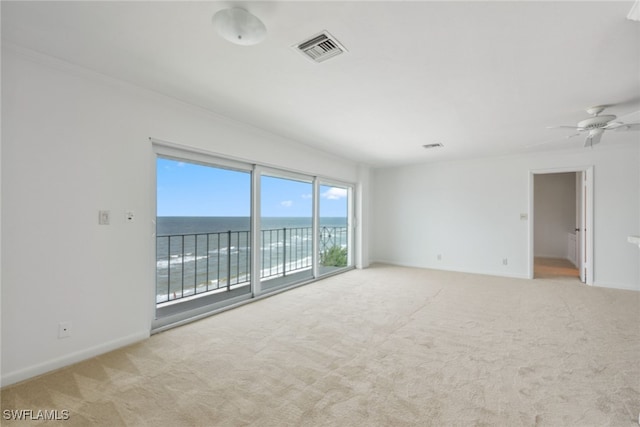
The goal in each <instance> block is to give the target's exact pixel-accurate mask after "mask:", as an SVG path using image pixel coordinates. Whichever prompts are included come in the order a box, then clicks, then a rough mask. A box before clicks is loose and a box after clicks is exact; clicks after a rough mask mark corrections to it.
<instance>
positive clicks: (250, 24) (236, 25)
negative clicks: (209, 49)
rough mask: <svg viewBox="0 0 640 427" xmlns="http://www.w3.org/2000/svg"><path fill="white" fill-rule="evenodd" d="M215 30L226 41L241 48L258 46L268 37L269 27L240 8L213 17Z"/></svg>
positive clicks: (221, 12)
mask: <svg viewBox="0 0 640 427" xmlns="http://www.w3.org/2000/svg"><path fill="white" fill-rule="evenodd" d="M213 28H215V30H216V32H217V33H218V34H219V35H220V36H221V37H222V38H224V39H225V40H228V41H230V42H231V43H235V44H237V45H241V46H251V45H254V44H258V43H260V42H261V41H262V40H264V39H265V38H266V37H267V27H265V25H264V24H263V23H262V21H261V20H260V19H258V17H256V16H255V15H252V14H251V13H249V12H247V11H246V10H244V9H240V8H238V7H234V8H231V9H223V10H220V11H218V12H217V13H216V14H215V15H213Z"/></svg>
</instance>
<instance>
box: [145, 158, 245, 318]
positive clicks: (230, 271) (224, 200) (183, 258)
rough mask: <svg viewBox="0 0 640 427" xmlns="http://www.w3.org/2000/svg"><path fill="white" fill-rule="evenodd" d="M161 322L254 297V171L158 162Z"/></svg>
mask: <svg viewBox="0 0 640 427" xmlns="http://www.w3.org/2000/svg"><path fill="white" fill-rule="evenodd" d="M156 170H157V196H156V197H157V214H156V317H166V316H172V315H176V314H177V313H180V312H184V311H187V310H193V309H196V308H198V307H201V306H205V305H210V304H215V303H220V302H222V301H225V300H228V299H232V298H236V297H240V296H243V295H250V293H251V287H250V283H251V268H250V267H251V230H250V216H251V172H250V171H242V170H232V169H227V168H222V167H215V166H212V165H206V164H198V163H195V162H190V161H186V160H174V159H171V158H162V157H158V159H157V164H156Z"/></svg>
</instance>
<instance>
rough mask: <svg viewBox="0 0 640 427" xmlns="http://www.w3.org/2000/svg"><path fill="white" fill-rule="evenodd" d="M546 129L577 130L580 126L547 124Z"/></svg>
mask: <svg viewBox="0 0 640 427" xmlns="http://www.w3.org/2000/svg"><path fill="white" fill-rule="evenodd" d="M547 129H577V130H579V129H580V128H576V127H575V126H564V125H562V126H547Z"/></svg>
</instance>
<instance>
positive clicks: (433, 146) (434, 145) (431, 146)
mask: <svg viewBox="0 0 640 427" xmlns="http://www.w3.org/2000/svg"><path fill="white" fill-rule="evenodd" d="M439 147H444V145H442V144H441V143H437V144H425V145H423V146H422V148H426V149H430V148H439Z"/></svg>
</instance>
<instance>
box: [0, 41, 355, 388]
mask: <svg viewBox="0 0 640 427" xmlns="http://www.w3.org/2000/svg"><path fill="white" fill-rule="evenodd" d="M2 55H3V56H2V90H3V93H2V123H3V128H2V151H3V153H2V169H1V171H2V178H1V182H2V202H1V203H2V229H3V234H2V266H3V269H2V312H1V313H2V384H3V385H6V384H9V383H12V382H15V381H19V380H22V379H25V378H28V377H30V376H33V375H36V374H39V373H42V372H46V371H48V370H50V369H54V368H57V367H60V366H64V365H66V364H69V363H72V362H74V361H77V360H81V359H84V358H87V357H90V356H93V355H95V354H99V353H102V352H104V351H108V350H110V349H112V348H116V347H119V346H122V345H125V344H127V343H130V342H134V341H137V340H140V339H144V338H145V337H147V336H148V335H149V331H150V325H151V321H152V317H153V298H154V297H153V294H154V286H155V285H154V262H153V256H154V255H153V254H154V247H155V242H154V240H153V238H152V233H153V231H154V230H153V226H152V219H154V216H155V206H154V204H153V200H154V194H155V181H154V179H155V170H154V166H155V158H154V154H153V152H152V148H151V143H150V142H149V137H155V138H158V139H161V140H165V141H171V142H175V143H181V144H185V145H189V146H193V147H197V148H200V149H204V150H209V151H212V152H216V153H223V154H225V155H229V156H233V157H236V158H243V159H246V160H249V161H252V160H253V161H257V162H260V163H262V164H268V165H273V166H279V167H283V168H288V169H292V170H297V171H304V172H307V173H310V174H314V175H320V176H324V177H330V178H334V179H338V180H342V181H347V182H354V183H357V182H358V174H359V167H358V165H356V164H354V163H353V162H350V161H347V160H344V159H341V158H337V157H334V156H330V155H328V154H326V153H323V152H319V151H317V150H313V149H311V148H309V147H306V146H303V145H300V144H297V143H295V142H293V141H289V140H286V139H283V138H280V137H277V136H275V135H272V134H269V133H266V132H263V131H260V130H258V129H255V128H252V127H249V126H247V125H244V124H241V123H237V122H234V121H231V120H227V119H224V118H221V117H219V116H216V115H214V114H212V113H209V112H206V111H203V110H201V109H198V108H196V107H191V106H188V105H185V104H182V103H180V102H178V101H175V100H172V99H169V98H166V97H163V96H160V95H157V94H154V93H151V92H147V91H144V90H142V89H138V88H135V87H132V86H129V85H127V84H124V83H122V82H118V81H115V80H112V79H110V78H107V77H104V76H100V75H97V74H94V73H92V72H89V71H87V70H82V69H79V68H76V67H73V66H70V65H69V64H66V63H63V62H60V61H56V60H54V59H52V58H47V57H43V56H40V55H37V54H35V53H32V52H27V51H21V50H20V51H18V50H15V49H6V48H4V49H3V52H2ZM101 209H109V210H111V214H112V219H111V221H112V224H111V225H109V226H100V225H98V211H99V210H101ZM125 210H133V211H135V213H136V220H135V222H134V223H130V224H128V223H125V221H124V212H125ZM60 321H70V322H72V336H71V337H70V338H66V339H58V338H57V334H58V323H59V322H60Z"/></svg>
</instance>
